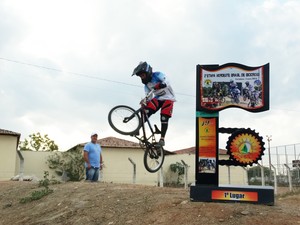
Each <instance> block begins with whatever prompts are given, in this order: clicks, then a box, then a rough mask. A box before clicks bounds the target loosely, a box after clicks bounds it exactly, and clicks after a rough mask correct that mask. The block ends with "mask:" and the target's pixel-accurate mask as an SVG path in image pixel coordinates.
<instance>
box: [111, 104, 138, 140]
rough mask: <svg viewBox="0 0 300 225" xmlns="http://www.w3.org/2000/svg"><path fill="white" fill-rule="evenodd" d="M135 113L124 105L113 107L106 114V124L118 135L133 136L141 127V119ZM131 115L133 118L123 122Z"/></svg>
mask: <svg viewBox="0 0 300 225" xmlns="http://www.w3.org/2000/svg"><path fill="white" fill-rule="evenodd" d="M135 111H136V110H134V109H133V108H131V107H129V106H126V105H118V106H115V107H114V108H112V109H111V110H110V111H109V113H108V123H109V125H110V126H111V128H113V129H114V130H115V131H116V132H118V133H120V134H123V135H135V134H137V133H138V132H139V129H140V128H141V126H142V121H141V117H140V115H139V114H137V113H135ZM134 113H135V114H134ZM133 114H134V115H133ZM132 115H133V118H132V119H131V120H130V121H128V122H124V119H125V118H126V117H130V116H132Z"/></svg>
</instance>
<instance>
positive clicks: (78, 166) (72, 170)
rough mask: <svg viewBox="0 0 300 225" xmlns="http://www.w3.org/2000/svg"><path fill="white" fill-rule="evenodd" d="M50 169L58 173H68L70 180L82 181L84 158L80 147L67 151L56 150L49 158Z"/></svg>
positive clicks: (60, 174)
mask: <svg viewBox="0 0 300 225" xmlns="http://www.w3.org/2000/svg"><path fill="white" fill-rule="evenodd" d="M47 164H48V166H49V168H50V169H53V170H54V171H55V172H56V174H57V175H59V176H63V175H64V173H65V174H66V175H67V179H68V180H69V181H80V180H82V179H84V159H83V155H82V151H81V150H80V148H78V147H76V148H73V149H71V150H69V151H67V152H61V153H58V152H56V153H55V154H53V155H50V156H49V157H48V159H47Z"/></svg>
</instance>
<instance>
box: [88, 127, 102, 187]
mask: <svg viewBox="0 0 300 225" xmlns="http://www.w3.org/2000/svg"><path fill="white" fill-rule="evenodd" d="M97 139H98V134H97V133H95V132H94V133H92V134H91V142H88V143H87V144H86V145H85V146H84V149H83V150H84V155H83V157H84V161H85V168H86V180H89V181H92V182H96V181H98V180H99V170H101V169H102V165H103V157H102V154H101V152H102V149H101V147H100V145H99V144H98V143H97Z"/></svg>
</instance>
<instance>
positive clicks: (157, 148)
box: [108, 90, 165, 173]
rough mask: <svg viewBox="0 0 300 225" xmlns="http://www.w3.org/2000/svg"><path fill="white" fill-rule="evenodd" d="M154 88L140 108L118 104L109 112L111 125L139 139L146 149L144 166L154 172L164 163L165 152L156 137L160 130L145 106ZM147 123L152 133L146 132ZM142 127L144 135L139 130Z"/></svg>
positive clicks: (124, 133) (118, 130)
mask: <svg viewBox="0 0 300 225" xmlns="http://www.w3.org/2000/svg"><path fill="white" fill-rule="evenodd" d="M153 92H154V90H152V91H150V92H149V93H148V94H147V96H146V97H145V98H143V99H142V101H141V102H140V104H141V107H140V108H139V109H138V110H134V109H133V108H131V107H129V106H126V105H118V106H115V107H114V108H112V109H111V110H110V112H109V114H108V122H109V125H110V126H111V127H112V128H113V129H114V130H115V131H116V132H118V133H120V134H123V135H130V136H133V137H135V138H137V139H138V140H139V144H140V146H141V148H142V149H144V151H145V153H144V166H145V168H146V170H147V171H149V172H150V173H154V172H156V171H158V170H159V169H160V168H161V166H162V165H163V162H164V159H165V152H164V149H163V147H162V146H161V145H159V144H158V142H157V141H156V139H155V135H156V134H160V133H161V132H160V130H159V129H158V128H157V126H156V125H154V128H153V127H152V125H151V123H150V120H149V117H148V116H147V113H146V111H145V110H146V109H145V106H146V105H147V102H148V101H149V100H150V99H151V97H152V94H153ZM146 123H147V124H148V127H149V129H150V135H149V136H148V137H147V134H146ZM140 128H142V135H141V136H140V135H139V130H140Z"/></svg>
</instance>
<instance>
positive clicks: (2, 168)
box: [0, 135, 18, 180]
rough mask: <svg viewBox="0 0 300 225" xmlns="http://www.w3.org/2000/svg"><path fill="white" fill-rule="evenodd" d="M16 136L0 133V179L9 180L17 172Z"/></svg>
mask: <svg viewBox="0 0 300 225" xmlns="http://www.w3.org/2000/svg"><path fill="white" fill-rule="evenodd" d="M17 140H18V138H17V137H16V136H10V135H0V180H9V179H10V178H11V177H13V176H15V175H16V174H17V173H18V172H17V171H16V169H17V158H18V156H17V151H16V147H17Z"/></svg>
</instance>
